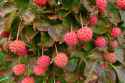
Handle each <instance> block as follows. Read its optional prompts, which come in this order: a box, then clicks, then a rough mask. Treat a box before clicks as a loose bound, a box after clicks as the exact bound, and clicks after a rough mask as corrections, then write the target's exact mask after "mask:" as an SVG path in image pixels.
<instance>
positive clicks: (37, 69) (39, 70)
mask: <svg viewBox="0 0 125 83" xmlns="http://www.w3.org/2000/svg"><path fill="white" fill-rule="evenodd" d="M46 70H47V68H45V67H42V66H40V65H36V66H34V68H33V72H34V74H35V75H37V76H39V75H44V74H45V72H46Z"/></svg>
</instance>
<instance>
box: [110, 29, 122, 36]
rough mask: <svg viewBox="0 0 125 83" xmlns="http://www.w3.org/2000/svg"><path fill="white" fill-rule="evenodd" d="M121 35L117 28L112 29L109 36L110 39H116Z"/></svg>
mask: <svg viewBox="0 0 125 83" xmlns="http://www.w3.org/2000/svg"><path fill="white" fill-rule="evenodd" d="M121 33H122V31H121V29H120V28H119V27H114V28H112V32H111V36H112V37H118V36H120V35H121Z"/></svg>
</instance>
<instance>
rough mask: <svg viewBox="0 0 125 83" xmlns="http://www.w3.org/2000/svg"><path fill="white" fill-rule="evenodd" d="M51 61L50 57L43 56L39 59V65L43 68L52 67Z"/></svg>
mask: <svg viewBox="0 0 125 83" xmlns="http://www.w3.org/2000/svg"><path fill="white" fill-rule="evenodd" d="M50 62H51V59H50V57H49V56H46V55H42V56H40V57H39V58H38V60H37V64H38V65H40V66H42V67H44V68H45V67H48V66H49V65H50Z"/></svg>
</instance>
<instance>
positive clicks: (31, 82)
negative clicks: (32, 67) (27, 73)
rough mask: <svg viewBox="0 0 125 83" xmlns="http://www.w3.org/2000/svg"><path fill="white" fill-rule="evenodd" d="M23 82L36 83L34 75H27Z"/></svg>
mask: <svg viewBox="0 0 125 83" xmlns="http://www.w3.org/2000/svg"><path fill="white" fill-rule="evenodd" d="M21 83H35V81H34V79H33V78H32V77H25V78H24V79H23V80H22V81H21Z"/></svg>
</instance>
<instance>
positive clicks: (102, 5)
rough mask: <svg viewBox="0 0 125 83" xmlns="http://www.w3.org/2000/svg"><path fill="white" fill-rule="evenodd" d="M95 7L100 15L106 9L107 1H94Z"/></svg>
mask: <svg viewBox="0 0 125 83" xmlns="http://www.w3.org/2000/svg"><path fill="white" fill-rule="evenodd" d="M96 6H97V8H98V9H99V11H100V12H101V13H104V12H105V10H106V8H107V0H96Z"/></svg>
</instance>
